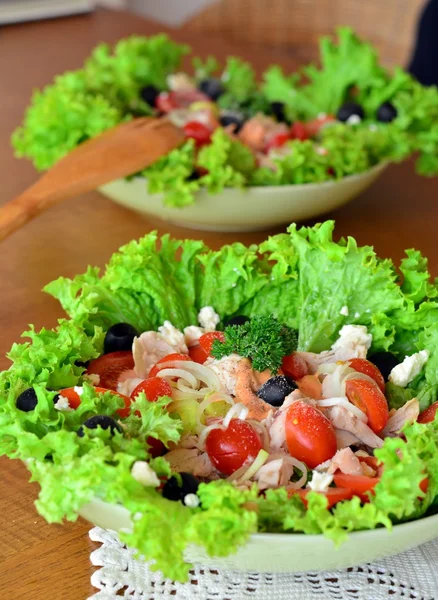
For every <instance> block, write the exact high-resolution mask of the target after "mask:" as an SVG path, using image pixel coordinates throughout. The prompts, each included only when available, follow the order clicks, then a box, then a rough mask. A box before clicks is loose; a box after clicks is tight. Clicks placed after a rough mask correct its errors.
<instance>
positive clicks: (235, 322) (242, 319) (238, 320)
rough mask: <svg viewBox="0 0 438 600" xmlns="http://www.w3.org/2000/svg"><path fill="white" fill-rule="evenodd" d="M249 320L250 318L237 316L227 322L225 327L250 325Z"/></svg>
mask: <svg viewBox="0 0 438 600" xmlns="http://www.w3.org/2000/svg"><path fill="white" fill-rule="evenodd" d="M249 320H250V318H249V317H245V315H236V316H235V317H231V319H227V320H226V321H225V327H230V326H231V325H244V324H245V323H248V321H249Z"/></svg>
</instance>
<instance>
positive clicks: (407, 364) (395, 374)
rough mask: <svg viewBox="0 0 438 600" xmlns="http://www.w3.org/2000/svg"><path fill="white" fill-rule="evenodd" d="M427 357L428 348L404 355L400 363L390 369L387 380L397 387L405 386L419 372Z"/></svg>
mask: <svg viewBox="0 0 438 600" xmlns="http://www.w3.org/2000/svg"><path fill="white" fill-rule="evenodd" d="M428 358H429V351H428V350H421V351H420V352H416V353H415V354H412V356H406V358H405V359H404V361H403V362H402V363H400V364H399V365H397V366H395V367H394V368H393V369H392V371H391V373H390V374H389V381H391V382H392V383H393V384H394V385H398V386H399V387H406V386H407V385H408V383H411V381H412V380H413V379H415V377H416V376H417V375H418V374H419V373H420V371H421V369H422V368H423V367H424V365H425V364H426V362H427V359H428Z"/></svg>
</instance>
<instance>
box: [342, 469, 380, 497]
mask: <svg viewBox="0 0 438 600" xmlns="http://www.w3.org/2000/svg"><path fill="white" fill-rule="evenodd" d="M333 480H334V482H335V484H336V485H337V487H341V488H347V489H349V490H351V491H352V492H353V495H354V496H359V498H360V499H361V500H362V502H369V501H370V498H369V495H368V493H369V492H371V494H374V493H375V492H374V487H375V486H376V485H377V484H378V483H379V481H380V477H367V476H366V475H345V473H341V472H340V471H337V472H336V473H335V474H334V477H333Z"/></svg>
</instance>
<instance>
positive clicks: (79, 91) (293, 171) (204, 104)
mask: <svg viewBox="0 0 438 600" xmlns="http://www.w3.org/2000/svg"><path fill="white" fill-rule="evenodd" d="M188 52H189V48H188V47H187V46H185V45H181V44H176V43H175V42H173V41H171V40H170V39H168V38H167V37H166V36H165V35H158V36H155V37H151V38H142V37H131V38H128V39H124V40H121V41H120V42H119V43H118V44H117V45H116V46H115V48H114V50H111V48H110V47H109V46H108V45H106V44H101V45H99V46H98V47H97V48H95V50H94V51H93V53H92V54H91V56H90V57H89V58H88V59H87V60H86V61H85V64H84V65H83V67H82V68H81V69H79V70H77V71H72V72H68V73H65V74H63V75H60V76H58V77H56V79H55V81H54V83H52V84H51V85H48V86H47V87H46V88H45V89H44V90H42V91H36V92H35V93H34V95H33V98H32V103H31V106H30V107H29V109H28V110H27V112H26V115H25V118H24V122H23V124H22V126H21V127H19V128H18V129H17V130H16V132H15V133H14V135H13V145H14V147H15V150H16V153H17V155H18V156H25V157H28V158H30V159H32V160H33V162H34V164H35V166H36V167H37V168H38V169H42V170H44V169H47V168H49V167H50V166H52V165H53V164H54V163H55V162H56V161H57V160H58V159H59V158H61V157H62V156H64V155H65V154H66V153H68V152H69V151H70V150H72V149H73V148H74V147H76V146H77V145H78V144H80V143H82V142H83V141H85V140H87V139H89V138H92V137H94V136H96V135H98V134H99V133H101V132H102V131H104V130H106V129H108V128H110V127H112V126H114V125H116V124H118V123H120V122H123V121H125V120H129V119H132V118H135V117H137V116H142V115H155V116H160V115H167V117H168V118H169V119H170V120H172V121H173V122H174V123H175V124H176V125H177V126H179V127H181V128H183V129H184V132H185V136H186V141H185V143H184V144H183V145H182V146H181V147H180V148H177V149H175V150H173V151H172V152H170V153H169V154H168V155H167V156H165V157H163V158H161V159H160V160H158V161H157V162H156V163H155V164H153V165H151V166H150V167H148V168H147V169H145V170H144V171H143V172H142V173H140V174H139V175H144V177H146V178H147V185H148V189H149V192H150V193H163V195H164V196H163V197H164V202H165V203H166V204H167V205H170V206H180V207H182V206H185V205H189V204H192V203H193V202H194V199H195V196H194V195H195V193H196V191H197V190H199V189H201V188H206V189H207V190H208V191H209V192H210V193H218V192H220V191H222V190H223V189H224V188H226V187H242V188H243V187H245V186H272V185H274V186H277V185H288V184H295V183H296V184H301V183H317V182H322V181H327V180H336V179H340V178H342V177H345V176H348V175H352V174H356V173H361V172H363V171H366V170H368V169H369V168H371V167H372V166H374V165H376V164H378V163H380V162H382V161H400V160H403V159H404V158H406V157H407V156H409V155H411V154H412V153H418V155H419V156H418V160H417V170H418V172H419V173H421V174H423V175H434V174H436V173H437V172H438V93H437V89H436V87H429V88H426V87H423V86H422V85H420V84H419V83H418V82H417V81H415V80H414V79H413V78H412V77H411V76H410V75H409V74H407V73H406V72H405V71H403V70H402V69H400V68H398V69H395V70H394V72H392V73H390V72H389V71H388V70H386V69H385V68H383V67H382V66H381V65H380V63H379V59H378V55H377V52H376V50H375V49H374V48H373V46H372V45H370V44H369V43H367V42H364V41H362V40H360V39H359V38H358V37H357V36H356V35H355V34H354V33H353V31H352V30H351V29H349V28H340V29H339V30H338V34H337V40H336V41H334V40H331V39H329V38H322V39H321V43H320V65H319V66H315V65H309V66H307V67H304V68H303V69H302V70H301V71H299V72H298V73H293V74H286V73H284V72H283V71H282V69H281V68H280V67H279V66H276V65H274V66H272V67H270V68H269V69H268V70H267V71H266V72H265V73H263V75H262V81H261V83H258V82H257V80H256V77H255V72H254V70H253V69H252V67H251V65H250V64H249V63H247V62H245V61H243V60H241V59H239V58H237V57H229V59H228V60H227V62H226V64H225V66H223V65H220V64H219V63H218V62H217V61H216V60H215V59H214V58H213V57H208V58H207V59H206V60H201V59H199V58H198V57H194V58H193V61H192V63H193V65H192V70H193V72H194V74H193V75H189V74H188V73H185V72H181V60H182V58H183V57H184V55H185V54H187V53H188Z"/></svg>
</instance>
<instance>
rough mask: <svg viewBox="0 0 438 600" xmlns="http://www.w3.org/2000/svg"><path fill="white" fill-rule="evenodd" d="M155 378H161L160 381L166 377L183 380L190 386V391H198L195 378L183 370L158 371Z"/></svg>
mask: <svg viewBox="0 0 438 600" xmlns="http://www.w3.org/2000/svg"><path fill="white" fill-rule="evenodd" d="M157 377H161V378H162V379H165V378H166V377H179V378H181V379H185V380H186V381H187V383H189V384H190V385H191V386H192V389H194V390H196V389H198V384H199V382H198V380H197V379H196V377H195V376H194V375H192V374H191V373H189V372H188V371H185V370H184V369H161V371H158V373H157Z"/></svg>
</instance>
